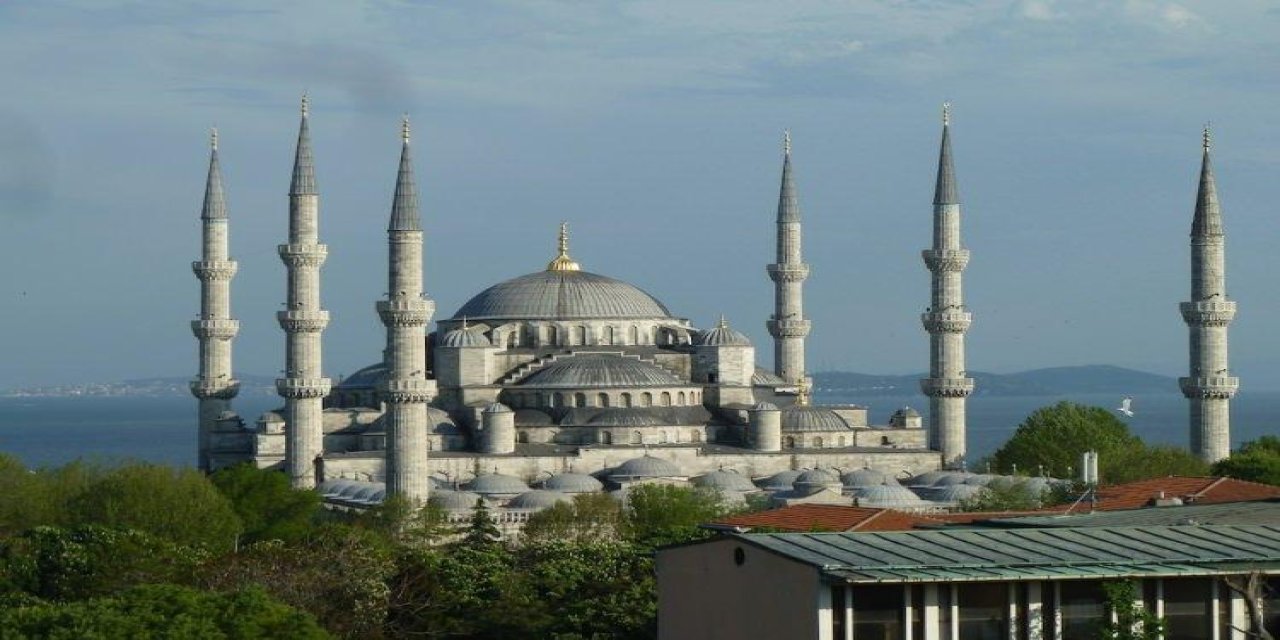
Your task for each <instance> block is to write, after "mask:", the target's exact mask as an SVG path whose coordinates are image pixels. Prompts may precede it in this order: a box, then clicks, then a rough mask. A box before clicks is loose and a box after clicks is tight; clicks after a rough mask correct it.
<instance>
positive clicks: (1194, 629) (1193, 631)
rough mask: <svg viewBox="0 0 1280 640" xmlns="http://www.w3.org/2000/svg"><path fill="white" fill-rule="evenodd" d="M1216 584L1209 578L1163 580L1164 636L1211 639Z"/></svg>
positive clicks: (1169, 638) (1168, 639) (1180, 639)
mask: <svg viewBox="0 0 1280 640" xmlns="http://www.w3.org/2000/svg"><path fill="white" fill-rule="evenodd" d="M1212 594H1213V586H1212V584H1211V583H1210V582H1209V580H1208V579H1207V578H1192V579H1185V580H1165V581H1164V618H1165V632H1164V637H1165V640H1208V639H1209V638H1210V637H1211V636H1212V635H1213V631H1212V619H1211V618H1210V617H1209V612H1210V608H1209V606H1210V603H1212V602H1213V597H1212Z"/></svg>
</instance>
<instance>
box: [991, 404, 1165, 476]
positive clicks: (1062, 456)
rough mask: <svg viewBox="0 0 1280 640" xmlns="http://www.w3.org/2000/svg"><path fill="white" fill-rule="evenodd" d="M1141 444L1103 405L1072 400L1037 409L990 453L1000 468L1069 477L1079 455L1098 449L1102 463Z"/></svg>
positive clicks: (994, 463)
mask: <svg viewBox="0 0 1280 640" xmlns="http://www.w3.org/2000/svg"><path fill="white" fill-rule="evenodd" d="M1141 447H1142V440H1140V439H1139V438H1138V437H1137V436H1135V435H1133V434H1132V433H1130V432H1129V427H1128V426H1127V425H1125V423H1123V422H1121V421H1120V420H1118V419H1117V418H1116V417H1115V416H1113V415H1111V412H1110V411H1108V410H1106V409H1103V408H1101V407H1088V406H1084V405H1079V404H1075V403H1072V402H1065V401H1064V402H1059V403H1058V404H1056V405H1053V406H1051V407H1042V408H1040V409H1036V410H1035V411H1034V412H1032V414H1031V415H1029V416H1027V419H1026V420H1023V421H1022V424H1020V425H1018V430H1017V431H1015V432H1014V434H1013V436H1012V437H1011V438H1009V440H1008V441H1007V442H1005V443H1004V445H1003V446H1001V447H1000V448H999V449H997V450H996V452H995V453H994V454H992V456H991V462H992V464H993V465H994V466H995V468H996V469H999V470H1001V471H1013V470H1014V468H1015V467H1016V468H1017V470H1019V471H1023V472H1026V473H1038V472H1039V470H1040V469H1042V468H1043V469H1044V472H1045V473H1046V474H1049V475H1052V476H1055V477H1059V478H1065V477H1070V476H1071V475H1072V474H1071V473H1069V470H1070V469H1075V468H1078V467H1079V465H1080V455H1081V454H1082V453H1084V452H1085V451H1097V452H1098V457H1099V463H1100V464H1103V465H1105V464H1107V463H1108V461H1109V460H1110V458H1111V457H1112V455H1113V454H1114V453H1115V452H1117V451H1122V450H1125V449H1138V448H1141Z"/></svg>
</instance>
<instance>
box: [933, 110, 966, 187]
mask: <svg viewBox="0 0 1280 640" xmlns="http://www.w3.org/2000/svg"><path fill="white" fill-rule="evenodd" d="M933 203H934V204H960V194H959V193H957V192H956V169H955V166H954V165H953V164H952V162H951V103H950V102H944V103H942V149H941V150H940V151H939V152H938V182H937V185H936V186H935V187H934V189H933Z"/></svg>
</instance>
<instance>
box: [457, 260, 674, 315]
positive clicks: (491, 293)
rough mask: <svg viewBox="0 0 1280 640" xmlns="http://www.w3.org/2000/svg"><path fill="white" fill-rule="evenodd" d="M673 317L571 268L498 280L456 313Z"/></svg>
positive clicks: (632, 290)
mask: <svg viewBox="0 0 1280 640" xmlns="http://www.w3.org/2000/svg"><path fill="white" fill-rule="evenodd" d="M670 317H671V312H670V311H667V308H666V307H665V306H663V305H662V303H661V302H658V300H657V299H656V298H654V297H653V296H651V295H649V294H647V293H645V292H644V291H641V290H640V289H639V288H637V287H635V286H633V285H630V284H627V283H626V282H623V281H621V280H614V279H613V278H609V277H605V276H602V275H598V274H595V273H589V272H587V271H573V270H554V271H553V270H548V271H539V272H537V273H530V274H528V275H523V276H520V277H518V278H512V279H510V280H507V281H505V282H499V283H498V284H495V285H493V286H492V287H489V288H488V289H485V290H484V291H481V292H480V293H478V294H476V296H475V297H474V298H471V299H470V300H468V301H467V303H466V304H464V305H462V308H461V309H458V312H457V313H455V314H453V319H454V320H461V319H462V318H470V319H474V320H570V319H576V318H634V319H654V318H670Z"/></svg>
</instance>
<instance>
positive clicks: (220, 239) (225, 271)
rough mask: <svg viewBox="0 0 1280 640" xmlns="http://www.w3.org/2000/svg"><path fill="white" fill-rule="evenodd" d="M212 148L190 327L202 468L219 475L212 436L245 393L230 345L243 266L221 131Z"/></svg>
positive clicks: (215, 133) (237, 324) (213, 138)
mask: <svg viewBox="0 0 1280 640" xmlns="http://www.w3.org/2000/svg"><path fill="white" fill-rule="evenodd" d="M209 146H210V151H209V177H208V180H207V181H206V182H205V187H204V208H203V210H202V211H201V212H200V223H201V225H202V226H203V236H204V250H203V252H202V254H201V259H200V260H199V261H197V262H193V263H191V269H192V270H193V271H195V273H196V277H197V278H199V279H200V319H199V320H193V321H192V322H191V332H192V333H194V334H195V336H196V339H198V340H199V341H200V374H199V375H198V376H197V377H196V379H195V380H192V381H191V393H192V395H194V396H195V397H197V398H199V399H200V432H199V443H198V445H197V448H198V458H197V465H198V466H199V468H200V470H201V471H206V472H207V471H213V470H214V469H213V464H212V463H211V460H210V454H211V453H212V451H211V449H212V446H211V443H210V434H211V433H212V432H213V427H214V425H215V424H216V422H217V420H218V418H219V417H220V416H222V414H223V413H224V412H226V411H229V410H230V409H231V399H232V398H234V397H236V394H237V393H238V392H239V391H240V382H239V381H238V380H236V379H235V378H232V377H231V375H232V373H231V340H232V339H233V338H235V337H236V334H237V333H238V332H239V331H240V322H239V321H238V320H233V319H232V318H231V278H233V277H235V275H236V269H237V266H238V265H237V264H236V262H235V261H234V260H231V259H230V258H228V257H227V204H226V200H225V199H224V198H223V195H222V171H221V169H220V168H219V166H218V130H217V129H214V130H213V131H212V133H211V134H210V136H209Z"/></svg>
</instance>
